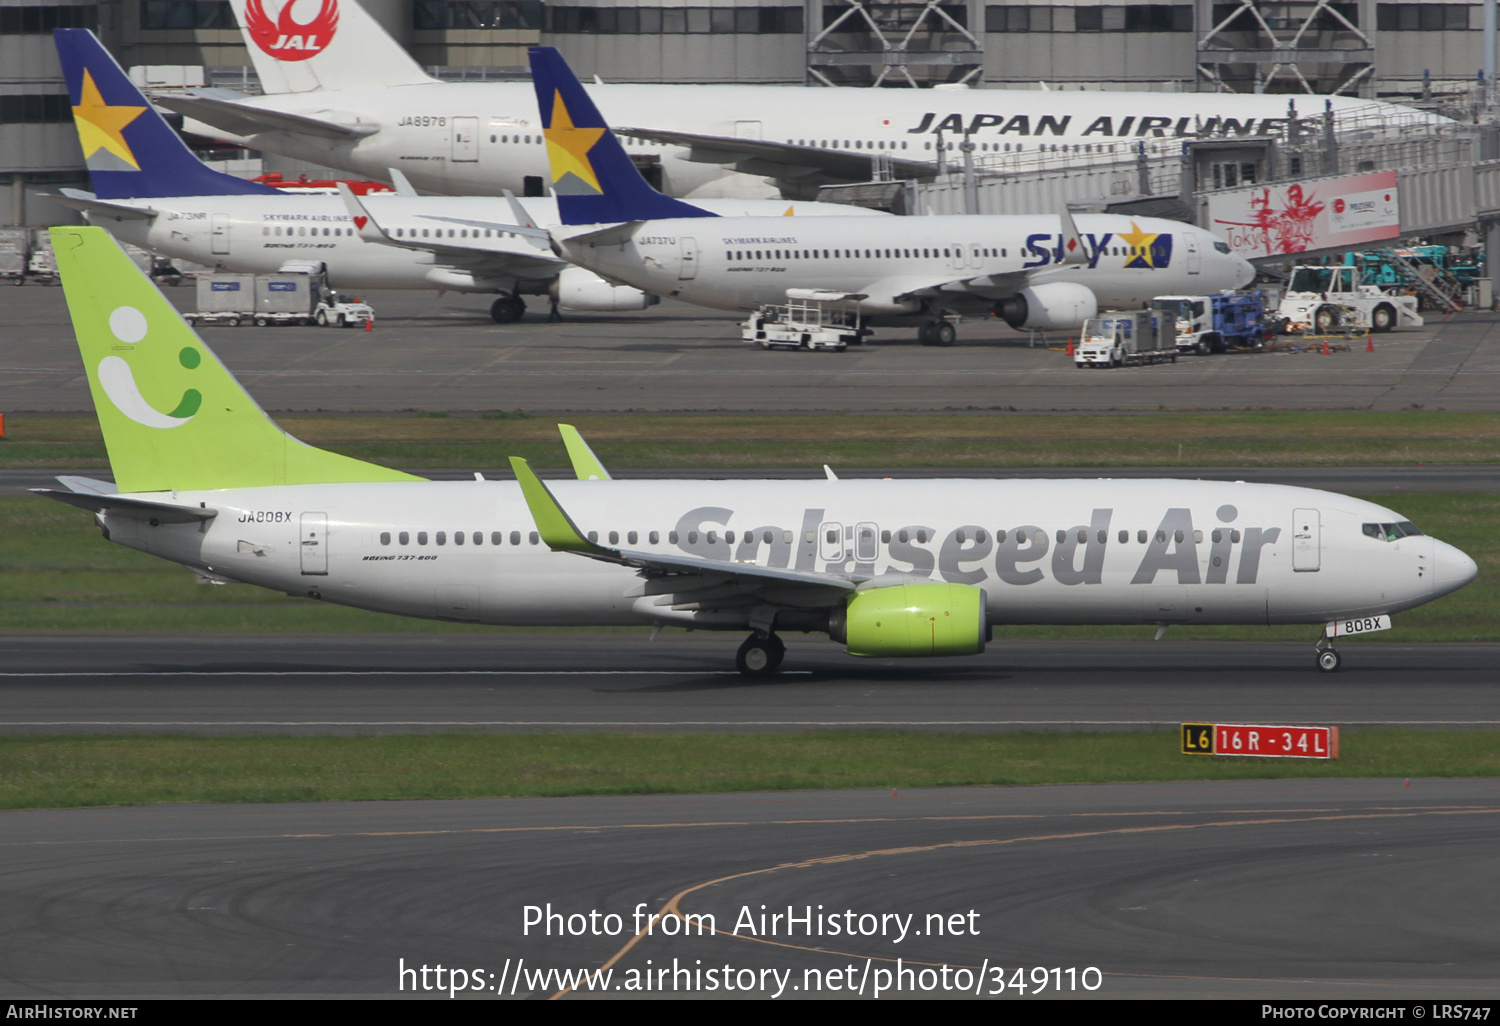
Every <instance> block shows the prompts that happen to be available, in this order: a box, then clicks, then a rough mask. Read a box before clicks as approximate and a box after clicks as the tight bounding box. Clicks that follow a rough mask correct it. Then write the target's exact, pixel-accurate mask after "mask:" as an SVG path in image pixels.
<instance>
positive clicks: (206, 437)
mask: <svg viewBox="0 0 1500 1026" xmlns="http://www.w3.org/2000/svg"><path fill="white" fill-rule="evenodd" d="M52 242H53V248H54V250H55V252H56V254H57V262H58V268H59V271H60V272H61V275H62V279H63V286H64V289H65V291H66V297H67V302H68V308H69V312H70V314H71V315H72V318H73V328H74V331H75V333H76V335H77V337H78V347H79V352H80V354H81V355H82V358H83V364H84V369H85V371H86V373H87V375H88V381H89V388H90V390H91V393H92V395H93V399H94V407H95V410H96V412H97V414H98V417H99V425H100V428H101V430H102V432H103V435H104V440H105V445H106V447H107V448H108V451H109V461H110V467H111V469H112V471H113V473H114V479H115V480H114V483H113V484H111V483H108V482H103V481H96V480H89V479H86V478H80V477H65V478H62V479H61V481H62V483H63V484H64V485H65V486H66V490H63V489H42V490H39V491H40V492H41V494H44V495H46V496H48V497H50V498H54V499H58V500H60V501H63V502H66V503H69V504H71V505H73V506H78V507H81V508H83V509H87V510H91V511H93V512H94V513H95V515H96V518H97V521H98V524H99V526H100V528H101V529H102V530H103V532H104V536H105V537H106V538H107V539H109V540H110V541H113V542H116V543H118V544H121V545H125V546H128V547H130V548H133V549H138V550H140V551H142V552H147V553H150V554H152V555H155V556H160V557H161V558H163V559H168V560H172V561H174V562H177V563H181V564H182V565H184V566H186V567H188V568H190V569H192V570H194V571H196V572H197V573H199V574H201V575H203V576H204V577H206V578H208V579H210V580H216V581H219V582H224V583H229V582H244V583H248V584H255V585H259V586H261V587H265V588H271V589H274V590H276V591H281V592H285V593H287V594H290V595H294V596H306V597H308V598H310V599H314V600H321V601H324V602H336V603H340V604H342V605H348V606H357V607H360V608H364V609H373V610H380V611H383V612H388V613H397V614H402V615H406V616H417V617H428V618H438V619H447V620H461V621H473V622H478V623H487V624H557V625H584V624H616V625H656V626H679V627H688V628H694V629H704V630H721V631H741V632H745V631H748V632H749V635H748V637H747V638H746V639H745V641H744V643H743V644H742V645H741V646H740V650H739V656H738V665H739V667H740V669H741V670H742V671H743V672H745V673H747V674H750V675H756V676H759V675H764V674H768V673H771V672H774V671H775V670H776V668H777V666H778V665H779V663H780V662H781V659H782V656H783V653H784V646H783V644H782V642H781V640H780V638H779V636H778V635H779V633H780V632H786V631H809V632H818V633H826V634H827V635H828V636H829V637H831V638H833V639H834V640H835V641H837V642H838V643H839V644H841V645H843V646H844V647H845V648H846V649H847V651H848V652H849V653H850V654H852V655H860V656H943V655H955V656H956V655H966V654H974V653H978V652H980V651H982V650H983V649H984V646H985V643H986V642H987V641H988V640H990V637H991V633H992V630H993V628H994V627H997V626H1000V627H1003V626H1005V625H1008V624H1034V623H1052V624H1155V625H1160V626H1165V625H1167V624H1177V623H1191V624H1299V623H1301V624H1317V625H1326V626H1324V635H1325V636H1324V637H1323V638H1322V639H1320V641H1319V644H1318V665H1319V666H1320V667H1321V668H1322V669H1324V670H1335V669H1337V668H1338V666H1339V661H1340V657H1339V653H1338V652H1337V650H1336V649H1335V648H1333V647H1332V643H1331V641H1330V640H1329V638H1332V637H1334V636H1337V635H1340V634H1347V633H1352V632H1362V631H1365V630H1379V629H1385V628H1388V627H1390V625H1391V622H1390V617H1391V615H1392V614H1395V613H1399V612H1401V611H1402V610H1406V609H1411V608H1413V607H1415V606H1419V605H1422V604H1423V603H1426V602H1430V601H1432V600H1433V599H1435V598H1438V597H1440V596H1443V595H1446V594H1448V593H1449V592H1452V591H1454V590H1456V589H1458V588H1461V587H1463V586H1464V585H1465V584H1467V583H1468V582H1469V581H1471V580H1473V578H1474V576H1475V573H1476V567H1475V564H1474V561H1473V560H1471V559H1470V558H1469V557H1468V556H1466V555H1464V553H1462V552H1460V551H1459V550H1458V549H1456V548H1454V547H1453V546H1451V545H1447V544H1445V543H1443V542H1441V541H1438V540H1436V539H1434V538H1431V537H1428V536H1426V535H1424V534H1423V533H1422V532H1421V531H1419V530H1418V529H1417V528H1416V526H1415V525H1413V524H1412V523H1410V522H1409V521H1407V520H1406V518H1405V517H1403V516H1401V514H1399V513H1397V512H1395V511H1394V510H1390V509H1386V508H1385V507H1383V506H1378V505H1376V504H1374V503H1371V502H1366V501H1363V500H1361V499H1355V498H1350V497H1348V496H1344V495H1336V494H1333V493H1331V492H1324V491H1316V490H1313V489H1307V488H1292V487H1285V486H1281V485H1259V484H1245V483H1243V482H1233V483H1231V482H1221V481H1176V480H1155V481H1110V480H1072V481H1046V480H1040V481H1038V480H1032V481H1019V480H993V481H974V480H925V481H892V480H882V481H873V480H866V481H840V480H831V479H830V480H818V481H681V480H678V481H672V480H659V481H620V480H611V479H610V478H609V475H608V473H607V472H606V471H605V470H604V468H603V467H602V466H601V465H600V464H599V463H598V461H597V460H596V459H594V458H593V455H592V453H590V452H589V451H588V449H587V446H586V445H584V444H583V442H582V440H581V439H579V438H577V436H576V435H570V436H569V439H568V440H569V443H570V444H569V450H570V454H571V455H572V456H573V458H574V465H575V469H576V473H577V476H578V478H579V479H578V480H575V481H553V482H550V483H543V482H542V481H541V480H539V479H538V478H537V476H536V474H535V473H534V472H532V470H531V469H530V467H529V466H528V465H527V464H526V462H525V461H524V460H520V459H512V461H511V462H512V465H513V466H514V468H515V472H516V476H517V480H516V481H486V480H482V479H477V475H476V480H473V481H451V482H450V481H441V482H440V481H426V480H423V479H421V478H418V477H414V476H412V475H410V474H405V473H402V472H400V471H396V470H391V469H389V468H386V467H381V466H377V465H375V464H371V463H364V462H361V461H359V460H355V459H351V458H349V457H346V456H341V455H338V454H335V453H331V452H326V451H324V450H320V449H316V448H313V447H312V446H309V445H306V444H304V443H302V442H299V441H297V440H296V439H294V438H292V437H290V436H289V435H287V434H285V433H284V432H283V431H282V430H281V429H280V428H278V427H277V426H276V425H275V424H274V423H273V422H272V421H271V420H270V419H269V418H268V417H267V416H266V415H265V414H264V413H263V412H262V411H261V410H260V408H259V407H258V406H256V404H255V402H254V400H252V399H251V398H250V396H249V395H247V394H246V393H245V392H244V390H243V389H242V388H241V387H240V385H239V383H238V382H237V381H235V380H234V378H233V377H232V376H231V375H230V373H229V371H228V370H227V369H226V368H225V367H224V366H223V364H221V363H220V362H219V360H218V358H217V357H216V356H215V355H214V354H213V352H212V351H211V350H209V348H208V347H207V346H206V345H204V343H203V342H202V340H201V339H199V338H198V336H197V335H196V334H195V333H194V332H193V331H192V329H191V328H189V327H188V326H187V325H186V324H185V323H184V322H183V320H182V318H181V317H180V316H179V315H178V314H177V312H176V310H174V309H173V307H172V306H171V304H170V303H168V302H167V300H166V299H165V298H164V297H163V296H162V294H161V293H160V292H159V291H157V289H156V288H155V287H154V286H153V285H152V284H151V282H150V281H149V280H147V279H146V278H145V277H144V276H143V275H142V274H141V272H140V271H139V270H138V269H137V268H136V267H135V266H134V265H133V264H132V263H131V262H130V260H129V259H128V258H127V257H126V256H125V254H124V253H123V252H122V251H121V250H120V248H119V247H118V246H117V245H116V244H115V243H114V241H113V240H112V239H110V237H109V236H108V235H107V234H106V233H105V232H104V231H103V229H100V228H89V227H81V228H80V227H67V228H54V229H52Z"/></svg>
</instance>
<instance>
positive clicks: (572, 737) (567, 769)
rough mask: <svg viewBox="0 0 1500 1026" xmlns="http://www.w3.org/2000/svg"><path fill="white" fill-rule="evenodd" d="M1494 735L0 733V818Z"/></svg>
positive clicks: (1426, 757) (897, 771) (1273, 767)
mask: <svg viewBox="0 0 1500 1026" xmlns="http://www.w3.org/2000/svg"><path fill="white" fill-rule="evenodd" d="M1497 742H1500V735H1497V734H1495V733H1493V732H1489V731H1472V732H1453V731H1446V732H1424V731H1414V730H1389V729H1380V730H1346V731H1344V732H1343V734H1342V737H1341V751H1340V758H1339V759H1338V760H1336V761H1327V762H1324V761H1314V760H1307V759H1248V758H1215V757H1209V756H1185V755H1182V754H1180V753H1179V750H1178V746H1179V743H1180V742H1179V738H1178V735H1177V733H1176V732H1175V731H1150V732H1144V731H1143V732H1130V733H1107V734H1105V733H1090V734H1061V733H1058V734H1052V733H1047V734H1042V733H1037V734H958V733H942V734H936V733H934V734H928V733H893V732H872V731H860V732H853V731H850V732H843V731H828V732H818V733H796V734H530V735H527V734H512V735H493V734H491V735H481V734H449V735H415V736H413V735H408V736H396V737H347V738H346V737H235V738H194V737H180V736H151V737H119V736H111V737H49V738H34V737H6V738H0V808H7V809H21V808H79V807H86V806H99V805H142V804H149V803H156V802H297V801H351V800H353V801H386V800H397V799H431V798H489V797H557V796H563V795H615V794H698V793H722V792H730V791H785V790H810V789H811V790H826V789H834V788H881V789H892V788H894V789H897V790H900V789H903V788H917V787H949V786H963V785H976V784H991V785H995V784H1006V785H1020V784H1077V783H1110V782H1120V781H1147V780H1153V781H1155V780H1246V779H1258V780H1260V779H1287V778H1324V777H1391V778H1407V779H1409V778H1420V777H1490V776H1500V743H1497Z"/></svg>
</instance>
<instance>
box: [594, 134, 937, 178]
mask: <svg viewBox="0 0 1500 1026" xmlns="http://www.w3.org/2000/svg"><path fill="white" fill-rule="evenodd" d="M614 133H615V134H616V135H628V136H632V137H634V138H637V139H650V140H651V141H652V142H661V143H669V144H674V145H677V146H686V147H688V148H689V152H688V156H687V159H688V160H691V161H695V162H697V163H700V164H723V165H728V166H732V167H733V168H734V169H735V170H736V171H741V172H743V173H745V174H751V175H766V176H768V177H771V178H775V179H778V180H783V181H791V182H797V183H799V184H807V183H810V182H817V183H822V184H833V183H844V182H868V181H869V180H870V179H871V178H872V177H874V176H873V175H872V173H871V159H872V158H874V157H876V156H877V154H876V153H874V152H871V153H869V154H862V153H847V152H844V151H842V150H827V149H822V148H820V147H817V146H796V145H793V144H791V143H779V142H775V141H773V140H770V139H739V138H735V137H731V136H724V135H699V134H697V133H695V132H663V131H658V130H656V129H654V128H616V129H614ZM885 156H889V155H888V154H887V155H885ZM889 159H890V162H891V163H890V166H891V172H892V173H893V174H894V175H895V176H896V177H897V178H898V179H908V178H915V179H929V178H935V177H936V176H937V165H936V164H932V163H929V162H927V161H921V160H908V159H907V158H905V157H894V156H890V157H889Z"/></svg>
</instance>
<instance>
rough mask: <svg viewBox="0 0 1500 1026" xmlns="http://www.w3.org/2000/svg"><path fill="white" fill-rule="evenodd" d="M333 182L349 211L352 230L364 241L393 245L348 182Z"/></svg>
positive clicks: (345, 207)
mask: <svg viewBox="0 0 1500 1026" xmlns="http://www.w3.org/2000/svg"><path fill="white" fill-rule="evenodd" d="M334 184H335V185H336V186H337V187H338V190H339V196H340V197H341V198H342V199H343V201H344V209H345V210H347V211H349V220H350V221H352V222H354V230H355V231H357V232H358V233H359V237H360V238H361V239H362V240H364V241H365V242H376V243H381V244H383V245H387V246H392V245H395V243H393V242H392V241H391V238H390V236H389V235H387V234H386V232H385V229H384V228H382V227H380V225H379V224H378V223H377V222H376V220H375V219H374V218H373V217H371V216H370V212H369V210H367V209H365V205H364V204H363V203H361V202H360V200H359V197H358V196H356V195H354V190H353V189H351V188H349V183H347V182H335V183H334Z"/></svg>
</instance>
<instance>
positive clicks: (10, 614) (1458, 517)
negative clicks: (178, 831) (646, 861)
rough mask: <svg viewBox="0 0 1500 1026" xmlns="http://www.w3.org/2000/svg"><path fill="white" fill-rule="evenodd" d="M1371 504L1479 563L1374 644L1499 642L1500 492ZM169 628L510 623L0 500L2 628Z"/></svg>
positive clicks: (1241, 631)
mask: <svg viewBox="0 0 1500 1026" xmlns="http://www.w3.org/2000/svg"><path fill="white" fill-rule="evenodd" d="M1372 498H1374V499H1375V501H1378V502H1382V503H1384V504H1386V505H1389V506H1391V507H1393V508H1394V509H1396V510H1398V511H1399V512H1401V513H1402V515H1404V516H1406V517H1408V518H1410V519H1411V520H1412V521H1414V522H1415V523H1416V524H1417V525H1418V526H1420V527H1421V528H1422V529H1423V530H1424V531H1426V532H1427V533H1429V534H1431V535H1434V536H1436V537H1438V538H1441V539H1443V540H1444V541H1447V542H1450V543H1452V544H1454V545H1457V546H1458V547H1459V548H1461V549H1463V550H1464V551H1465V552H1467V553H1469V555H1471V556H1473V557H1474V559H1475V560H1476V561H1477V562H1478V563H1479V579H1478V580H1477V581H1475V582H1474V583H1473V584H1470V585H1469V586H1468V587H1467V588H1464V589H1463V590H1461V591H1459V592H1457V593H1455V594H1453V595H1449V596H1447V597H1446V598H1443V599H1440V600H1438V601H1437V602H1433V603H1431V604H1429V605H1426V606H1422V607H1419V608H1417V609H1414V610H1412V611H1411V612H1408V613H1402V614H1400V615H1399V616H1398V617H1396V629H1395V630H1392V631H1387V632H1383V633H1381V634H1377V635H1374V636H1372V637H1371V638H1370V639H1368V640H1369V641H1399V642H1430V641H1500V533H1497V532H1496V531H1495V530H1494V525H1495V523H1496V522H1497V520H1500V496H1496V495H1454V494H1443V493H1438V494H1410V495H1395V496H1384V497H1381V496H1373V497H1372ZM168 629H170V630H174V631H260V632H272V633H304V632H319V633H388V632H395V631H399V632H415V633H462V634H475V633H486V632H494V631H497V630H504V629H507V628H496V627H482V626H479V625H476V624H460V623H444V622H442V621H438V620H416V619H410V618H407V617H400V616H390V615H388V614H385V613H373V612H369V611H366V610H362V609H349V608H346V607H343V606H334V605H327V604H324V603H320V602H314V601H312V600H310V599H305V598H290V597H288V596H286V595H283V594H281V593H279V592H273V591H268V590H265V589H261V588H255V587H252V586H250V585H246V584H233V585H227V586H222V587H219V586H206V585H199V584H197V583H195V578H194V575H193V573H192V572H191V571H189V570H187V569H185V568H183V567H181V566H178V565H177V564H175V563H169V562H167V561H166V560H162V559H157V558H155V557H153V556H148V555H146V554H144V553H141V552H136V551H134V550H132V549H127V548H124V547H123V546H120V545H116V544H113V543H111V542H107V541H105V540H104V539H103V538H102V537H101V536H100V534H99V531H98V528H96V527H95V526H94V523H93V516H92V515H91V514H89V513H87V512H85V511H83V510H78V509H74V508H73V507H71V506H65V505H63V504H62V503H58V502H52V501H51V500H48V499H41V498H24V499H22V498H17V499H0V631H135V632H139V631H162V630H168ZM515 629H517V630H520V629H522V628H515ZM559 629H562V628H559ZM622 629H623V630H636V629H637V628H622ZM638 629H639V630H645V629H646V628H638ZM525 630H527V631H528V632H530V631H533V630H535V629H533V628H525ZM1154 631H1155V628H1154V627H1151V626H1139V627H1002V628H1000V629H998V630H997V632H996V640H997V641H1004V640H1006V639H1078V640H1085V639H1093V640H1102V641H1117V640H1131V639H1140V640H1145V639H1147V638H1149V637H1150V636H1151V635H1152V634H1153V633H1154ZM1169 637H1170V638H1171V639H1172V640H1174V641H1176V640H1216V641H1278V640H1288V641H1308V640H1309V639H1311V638H1312V637H1313V634H1312V633H1310V630H1309V628H1307V627H1303V626H1296V627H1256V626H1241V627H1187V626H1181V627H1173V628H1172V631H1171V633H1170V635H1169ZM1359 643H1361V644H1363V643H1366V642H1365V641H1364V640H1363V639H1362V640H1361V641H1360V642H1359ZM726 651H727V650H726Z"/></svg>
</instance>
